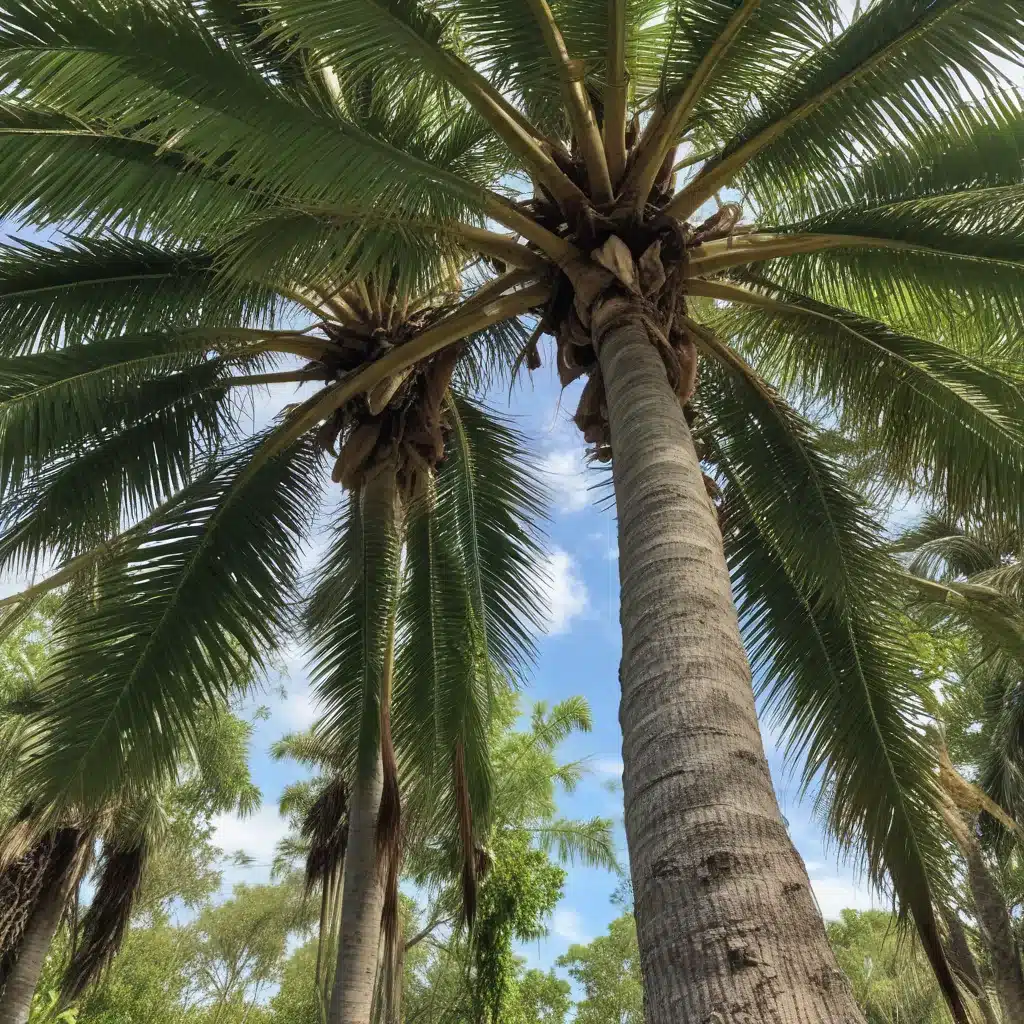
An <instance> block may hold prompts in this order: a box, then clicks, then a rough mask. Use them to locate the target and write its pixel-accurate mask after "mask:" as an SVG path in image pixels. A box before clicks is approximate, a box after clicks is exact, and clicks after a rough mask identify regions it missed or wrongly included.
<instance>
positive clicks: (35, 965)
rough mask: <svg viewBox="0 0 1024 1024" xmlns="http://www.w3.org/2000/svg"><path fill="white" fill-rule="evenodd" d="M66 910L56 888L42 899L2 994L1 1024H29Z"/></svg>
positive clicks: (0, 998) (62, 894)
mask: <svg viewBox="0 0 1024 1024" xmlns="http://www.w3.org/2000/svg"><path fill="white" fill-rule="evenodd" d="M63 910H64V890H63V888H62V887H61V886H60V885H55V886H53V887H52V888H51V889H50V890H49V891H48V892H47V893H46V894H45V895H44V896H43V897H42V898H41V899H40V902H39V905H38V906H37V907H36V909H35V912H34V913H33V914H32V917H31V919H30V920H29V923H28V926H27V927H26V930H25V935H24V937H23V939H22V943H21V950H20V952H19V954H18V959H17V960H16V961H15V963H14V967H13V968H12V969H11V973H10V975H9V976H8V978H7V984H6V985H5V986H4V990H3V993H2V994H0V1021H2V1022H3V1024H26V1022H27V1021H28V1016H29V1013H30V1011H31V1009H32V996H33V994H34V993H35V990H36V985H38V984H39V977H40V975H41V974H42V973H43V964H44V963H45V961H46V954H47V953H48V952H49V950H50V943H51V942H53V937H54V935H55V934H56V933H57V926H58V925H59V924H60V918H61V914H62V913H63Z"/></svg>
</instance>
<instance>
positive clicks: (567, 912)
mask: <svg viewBox="0 0 1024 1024" xmlns="http://www.w3.org/2000/svg"><path fill="white" fill-rule="evenodd" d="M551 933H552V934H553V935H557V936H558V938H560V939H564V940H565V941H566V942H589V941H590V936H589V935H588V934H587V933H586V930H585V929H584V927H583V918H582V917H581V916H580V914H579V912H578V911H576V910H572V909H570V908H568V907H559V908H558V909H557V910H556V911H555V913H554V915H553V916H552V918H551Z"/></svg>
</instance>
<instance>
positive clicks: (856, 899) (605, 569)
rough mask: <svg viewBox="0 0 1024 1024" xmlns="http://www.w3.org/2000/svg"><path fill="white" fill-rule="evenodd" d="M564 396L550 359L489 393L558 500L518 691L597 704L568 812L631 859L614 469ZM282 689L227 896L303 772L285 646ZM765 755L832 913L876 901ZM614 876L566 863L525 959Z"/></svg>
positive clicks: (584, 937)
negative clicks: (532, 655) (283, 748)
mask: <svg viewBox="0 0 1024 1024" xmlns="http://www.w3.org/2000/svg"><path fill="white" fill-rule="evenodd" d="M580 386H581V384H579V383H578V384H577V385H575V386H573V387H572V388H570V389H568V390H567V391H566V392H565V393H564V394H563V393H560V389H559V385H558V381H557V377H556V376H555V374H554V372H553V369H552V361H551V359H550V358H547V359H545V365H544V367H543V368H542V369H541V370H539V371H537V372H536V373H535V374H534V375H533V377H532V380H525V381H524V382H523V383H522V384H521V386H520V387H519V388H518V389H517V391H516V392H515V393H514V394H513V396H512V399H511V403H510V402H509V397H508V394H507V392H506V391H504V390H502V391H497V392H495V393H494V394H493V395H492V396H491V404H492V405H493V406H494V407H495V408H497V409H499V410H503V411H507V412H508V414H509V415H511V416H513V417H514V419H515V422H516V423H517V425H518V426H519V428H520V429H521V430H522V431H523V432H524V433H526V434H527V435H528V436H529V438H530V439H531V441H532V444H533V447H534V458H535V463H536V469H537V470H538V472H540V473H542V474H543V475H544V477H545V479H546V481H547V484H548V486H549V488H550V491H551V496H552V519H551V522H550V523H549V525H548V529H547V546H548V561H547V566H546V568H547V571H548V572H549V574H550V578H551V586H550V592H549V609H548V631H547V633H546V634H545V635H544V636H542V637H540V638H539V644H538V649H539V657H538V660H537V665H536V670H535V672H534V675H533V679H532V682H531V683H530V685H529V686H528V687H527V688H526V689H525V690H524V692H523V694H522V701H523V706H524V707H526V708H528V707H529V705H530V704H531V703H532V702H533V701H537V700H544V701H547V702H549V703H554V702H556V701H559V700H562V699H564V698H565V697H569V696H572V695H576V694H582V695H584V696H585V697H586V698H587V699H588V701H589V702H590V706H591V709H592V712H593V718H594V729H593V731H592V732H591V733H589V734H585V735H579V736H574V737H572V738H571V739H570V740H569V741H568V742H567V743H566V744H565V745H564V746H563V748H562V751H561V753H562V755H563V758H564V759H566V760H569V759H575V758H588V759H589V761H590V768H591V771H590V773H589V775H588V776H587V777H586V778H585V779H584V781H583V783H582V784H581V785H580V786H579V788H578V789H577V791H576V792H575V793H574V794H572V795H566V794H562V795H561V796H560V801H559V802H560V807H561V810H562V812H563V813H564V814H566V815H571V816H577V817H591V816H594V815H602V816H605V817H610V818H613V819H615V820H616V822H617V833H618V837H619V844H620V848H621V850H622V853H623V857H622V859H623V862H624V861H625V856H624V854H625V838H624V835H623V834H622V828H621V818H622V797H621V791H620V790H618V789H617V788H616V784H617V782H618V780H619V776H620V773H621V744H620V736H619V725H618V717H617V716H618V700H619V688H618V677H617V673H618V661H619V650H620V638H619V623H618V563H617V548H616V541H615V520H614V514H613V512H612V511H611V510H610V509H609V508H608V507H607V505H608V502H607V501H606V500H604V499H606V498H607V495H608V489H607V484H606V481H607V477H606V476H605V475H603V474H602V473H601V472H600V471H598V470H591V469H588V468H587V466H586V463H585V458H584V446H583V443H582V438H581V437H580V435H579V433H578V431H577V430H576V428H575V427H574V426H573V425H572V423H571V419H570V417H571V415H572V413H573V411H574V410H575V407H576V402H577V399H578V393H579V388H580ZM275 391H276V392H277V393H275V394H273V395H271V394H269V393H268V394H266V396H265V401H261V402H260V403H259V404H258V406H257V407H256V409H255V410H254V413H255V419H256V420H257V421H259V420H261V419H263V418H265V417H266V416H267V415H268V414H269V413H270V412H271V410H274V409H279V408H280V407H281V406H282V405H284V404H285V403H287V402H289V401H294V400H295V398H294V394H295V392H294V391H293V390H291V389H283V390H282V389H275ZM274 685H275V686H281V687H284V689H285V691H286V693H287V696H285V697H283V698H282V697H280V696H278V695H276V694H275V693H274V692H273V688H271V690H270V691H269V692H268V693H267V694H265V695H264V697H263V698H262V702H263V703H266V704H267V705H268V706H269V707H270V708H271V709H272V714H271V717H270V719H269V720H268V721H265V722H260V723H258V725H257V729H256V733H255V736H254V739H253V748H252V768H253V774H254V777H255V780H256V782H257V783H258V785H259V786H260V787H261V789H262V790H263V794H264V804H263V808H262V809H261V810H260V811H259V812H258V813H257V814H255V815H253V816H252V817H250V818H249V819H246V820H241V819H238V818H236V817H227V818H223V819H221V820H220V821H219V822H218V833H217V842H218V844H219V845H220V846H222V847H223V848H225V849H226V850H227V851H233V850H236V849H243V850H245V851H246V852H247V853H248V854H249V855H250V856H252V857H253V858H254V861H255V863H254V864H253V865H251V866H250V867H247V868H239V867H236V866H234V865H228V866H226V869H225V875H224V879H225V881H224V886H223V892H224V894H225V895H226V894H227V893H228V892H229V891H230V886H231V884H232V883H233V882H235V881H239V880H243V879H244V880H247V881H256V880H262V879H264V878H266V877H267V875H268V874H269V865H270V862H271V859H272V857H273V849H274V844H275V843H276V842H277V840H278V839H279V838H280V837H281V836H282V835H283V833H284V829H285V825H284V822H283V821H281V820H280V819H279V818H278V816H277V812H276V799H277V796H278V794H279V793H280V791H281V789H282V788H283V787H284V786H285V785H286V784H287V783H288V782H290V781H292V780H293V779H296V778H298V777H301V775H302V770H301V769H300V768H298V767H297V766H295V765H293V764H287V763H286V764H281V763H276V762H274V761H272V760H271V759H270V757H269V756H268V750H269V747H270V744H271V743H272V742H273V740H275V739H276V738H277V737H279V736H280V735H281V734H282V733H284V732H287V731H289V730H291V729H295V728H302V727H304V726H307V725H309V724H310V723H311V722H312V721H313V719H314V717H315V708H314V706H313V702H312V699H311V697H310V693H309V689H308V681H307V676H306V673H305V671H304V667H303V654H302V652H301V651H299V650H295V651H292V652H289V656H288V659H287V667H286V670H285V671H284V672H283V673H282V674H281V676H280V677H279V678H278V679H275V680H274ZM767 742H768V744H769V754H770V760H771V766H772V771H773V774H774V777H775V781H776V786H777V790H778V793H779V799H780V804H781V806H782V810H783V813H784V814H785V816H786V818H787V820H788V821H789V824H790V829H791V832H792V835H793V838H794V840H795V842H796V844H797V846H798V848H799V850H800V852H801V854H802V855H803V857H804V859H805V861H806V862H807V866H808V871H809V873H810V875H811V879H812V882H813V885H814V889H815V892H816V894H817V897H818V900H819V903H820V904H821V907H822V910H823V912H824V913H825V915H826V916H827V917H834V916H836V915H838V912H839V910H841V909H842V908H843V907H847V906H855V907H862V908H863V907H868V906H871V905H872V902H871V896H870V893H869V892H868V891H867V889H866V887H864V886H863V885H858V884H857V880H856V878H855V876H854V874H853V872H852V871H850V870H848V869H845V868H843V867H841V866H840V865H838V864H837V862H836V858H835V856H834V855H830V854H829V852H828V851H826V850H825V849H824V848H823V843H822V835H821V830H820V829H819V828H818V826H817V825H816V824H815V823H814V822H813V820H812V818H811V809H810V806H809V803H807V802H802V801H801V800H800V798H799V792H798V786H797V784H796V782H795V781H794V780H793V778H792V777H791V774H792V773H791V772H787V769H786V766H785V765H784V763H783V759H782V757H781V755H780V754H779V752H778V751H777V750H776V749H774V747H773V745H772V744H771V740H770V738H768V740H767ZM617 881H618V880H617V878H616V877H615V876H613V875H611V874H609V873H608V872H605V871H597V870H593V869H587V868H582V867H569V874H568V879H567V882H566V887H565V896H564V899H563V900H562V902H561V904H560V905H559V907H558V909H557V911H556V913H555V915H554V918H553V920H552V922H551V927H550V934H549V936H548V937H547V938H546V939H544V940H542V941H540V942H539V943H535V944H531V946H530V947H529V948H527V949H523V950H522V952H523V954H524V955H525V956H526V957H527V959H528V960H529V961H530V962H531V963H532V964H535V965H538V966H548V965H550V964H551V963H552V962H553V961H554V960H555V958H556V957H557V956H558V955H559V954H561V953H563V952H564V951H565V950H566V949H567V948H568V946H569V945H570V944H571V943H573V942H583V941H588V940H589V939H592V938H594V937H596V936H597V935H600V934H601V933H602V932H603V931H604V930H605V928H606V926H607V924H608V922H609V921H611V920H612V919H613V918H614V917H615V916H617V914H618V913H619V912H620V908H618V907H617V906H616V905H615V904H613V903H612V902H611V901H610V896H611V894H612V891H613V890H614V888H615V886H616V884H617Z"/></svg>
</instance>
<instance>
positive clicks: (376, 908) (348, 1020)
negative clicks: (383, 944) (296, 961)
mask: <svg viewBox="0 0 1024 1024" xmlns="http://www.w3.org/2000/svg"><path fill="white" fill-rule="evenodd" d="M382 789H383V773H382V771H381V767H380V764H379V762H378V765H377V768H376V770H375V771H374V773H373V774H372V775H371V776H370V777H368V778H362V779H357V780H356V782H355V783H354V785H353V786H352V798H351V804H350V805H349V832H348V847H347V849H346V850H345V876H344V892H343V895H342V898H341V908H342V909H341V935H340V936H339V938H338V966H337V969H336V970H335V973H334V987H333V989H332V991H331V1010H330V1014H329V1015H328V1024H369V1022H370V1013H371V1011H372V1008H373V993H374V988H375V986H376V981H377V960H378V956H379V951H380V916H381V910H382V909H383V905H384V890H383V887H382V886H381V879H380V872H379V871H378V865H377V813H378V811H379V810H380V797H381V791H382Z"/></svg>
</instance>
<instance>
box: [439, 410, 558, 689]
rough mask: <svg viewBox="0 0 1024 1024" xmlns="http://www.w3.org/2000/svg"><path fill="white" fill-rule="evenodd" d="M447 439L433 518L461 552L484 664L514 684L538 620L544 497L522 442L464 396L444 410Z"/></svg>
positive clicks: (528, 654)
mask: <svg viewBox="0 0 1024 1024" xmlns="http://www.w3.org/2000/svg"><path fill="white" fill-rule="evenodd" d="M448 414H449V418H450V422H451V426H452V433H451V435H450V437H449V440H448V457H447V459H446V460H445V462H444V463H443V464H442V466H441V468H440V470H439V472H438V477H437V496H436V505H437V514H438V517H439V519H440V520H441V521H443V522H444V523H446V524H450V526H451V528H452V529H453V530H454V531H455V536H456V538H457V543H458V545H459V547H460V548H461V559H462V560H463V561H462V564H463V566H464V572H465V573H466V585H467V586H468V587H469V590H470V594H471V600H472V607H473V614H474V618H475V621H476V627H477V629H478V630H479V635H480V639H481V641H482V642H483V644H484V645H485V655H484V656H485V657H486V658H488V659H490V660H492V661H493V662H494V664H495V665H496V666H497V667H498V669H499V671H501V672H502V673H504V674H508V675H510V676H513V677H518V676H520V675H521V674H522V673H523V672H524V671H525V669H526V668H527V667H528V666H529V664H530V661H531V660H532V658H533V636H534V634H535V633H537V632H539V631H540V628H541V623H542V621H543V615H544V602H543V592H542V587H543V584H544V581H543V579H542V578H541V577H540V575H539V573H538V565H540V564H542V562H543V560H542V558H541V551H540V547H539V544H538V535H537V524H538V523H541V522H543V521H544V519H545V518H546V515H547V510H546V496H545V493H544V490H543V488H542V487H541V486H540V484H539V483H538V482H537V479H536V478H535V477H533V476H531V474H530V471H529V462H530V453H529V450H528V449H527V448H526V446H525V443H524V439H523V437H522V436H521V435H520V434H519V433H518V432H517V431H515V430H514V429H512V428H511V427H510V426H509V425H508V424H505V423H503V422H501V421H500V420H498V419H497V418H496V417H495V416H494V415H493V414H491V413H489V412H488V411H487V410H486V409H485V408H483V407H482V406H480V405H477V404H476V403H474V402H473V401H472V400H470V399H469V398H467V397H465V396H458V395H454V396H453V397H452V401H451V402H450V404H449V407H448Z"/></svg>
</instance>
